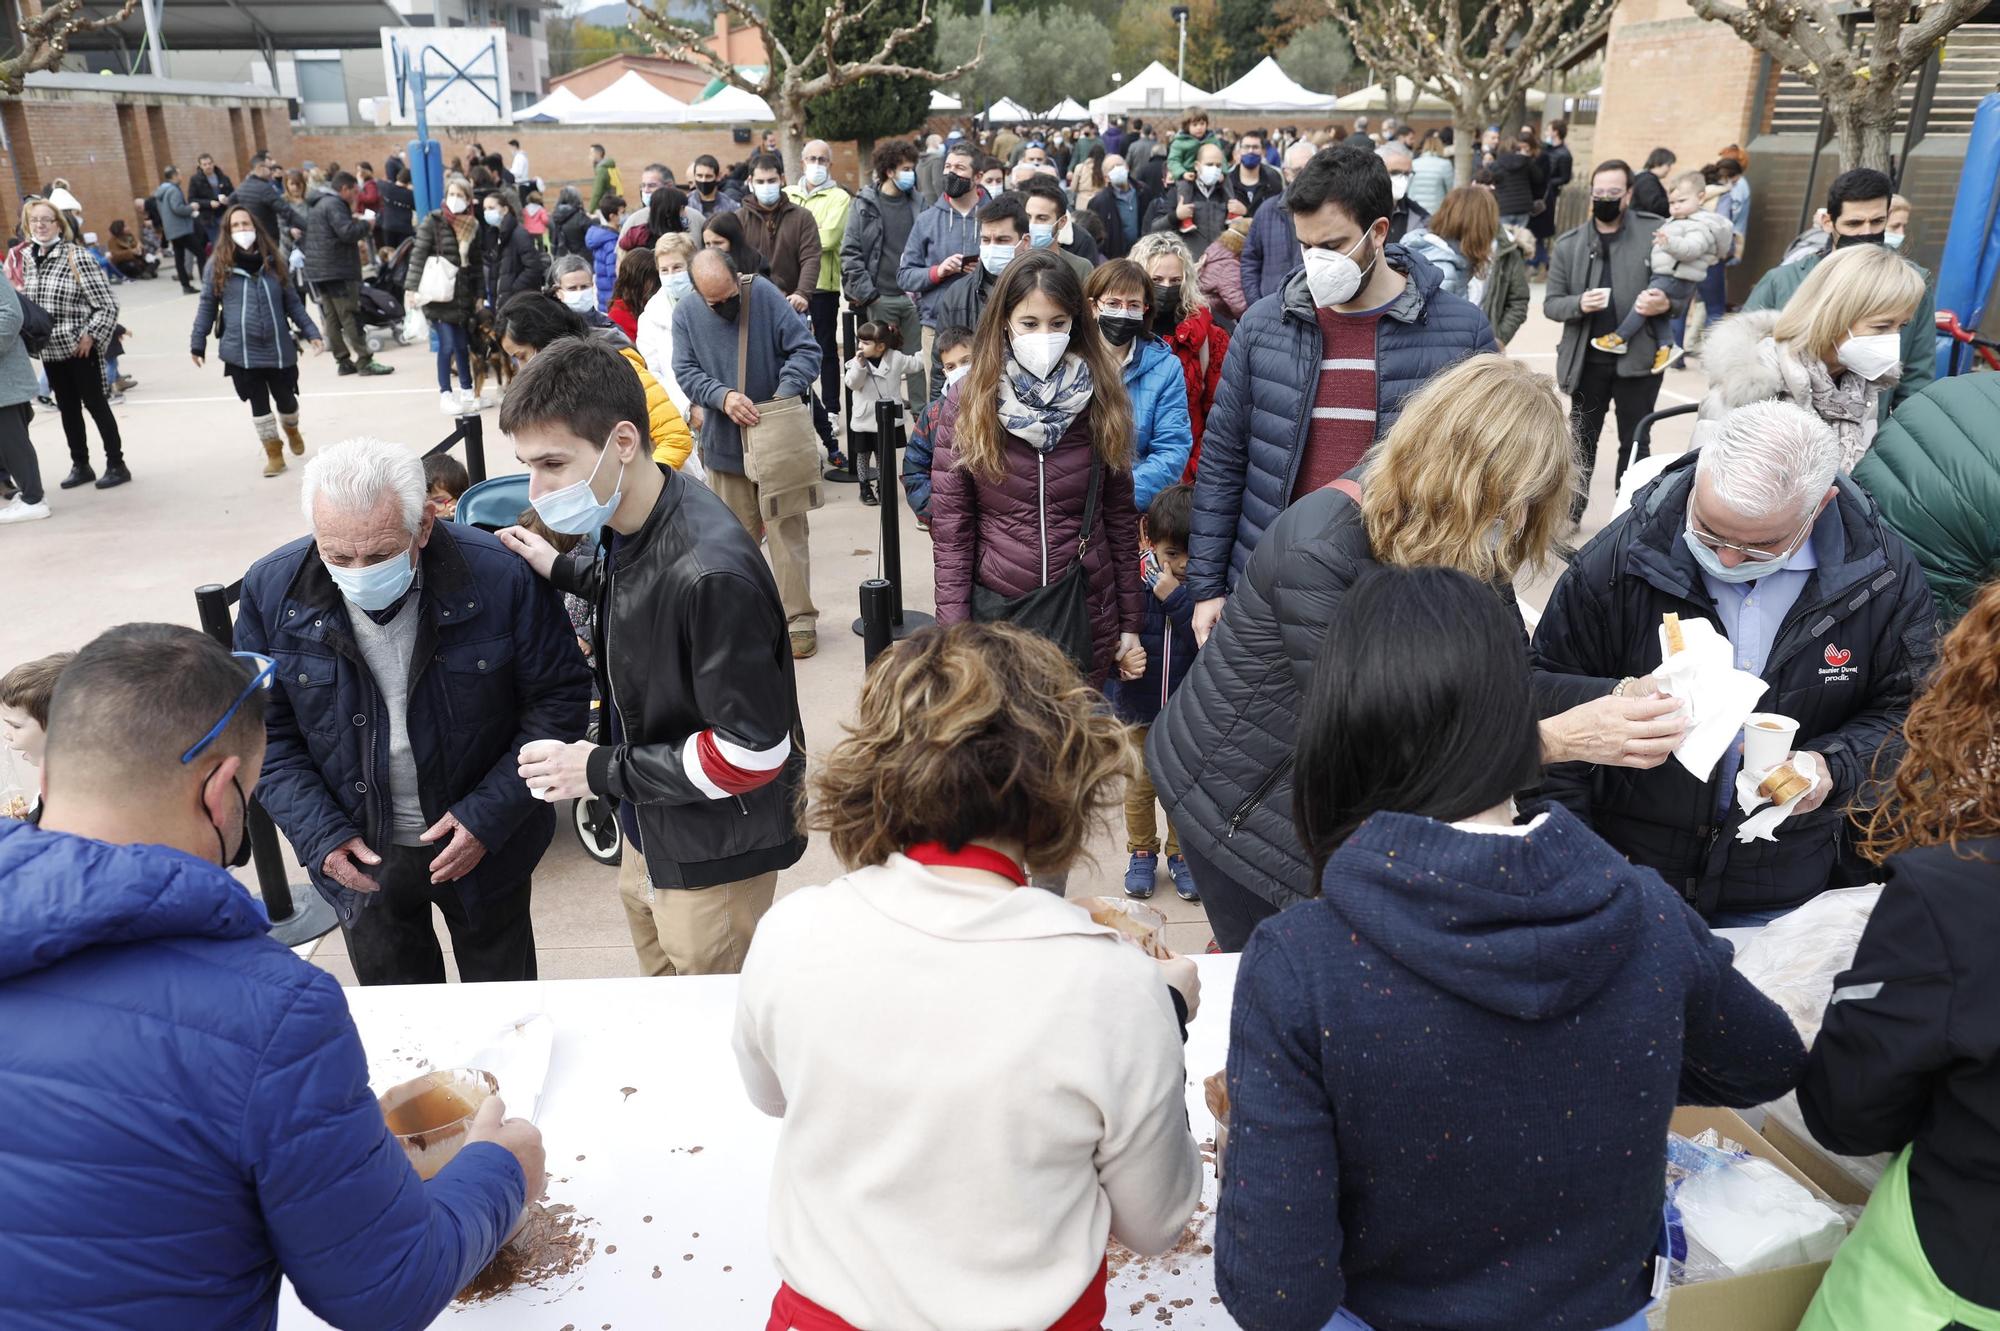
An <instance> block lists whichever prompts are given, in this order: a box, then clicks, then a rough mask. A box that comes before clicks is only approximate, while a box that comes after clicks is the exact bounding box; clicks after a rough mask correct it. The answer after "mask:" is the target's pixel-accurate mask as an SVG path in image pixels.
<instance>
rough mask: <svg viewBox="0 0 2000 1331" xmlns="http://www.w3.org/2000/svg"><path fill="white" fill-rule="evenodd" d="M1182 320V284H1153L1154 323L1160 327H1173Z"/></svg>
mask: <svg viewBox="0 0 2000 1331" xmlns="http://www.w3.org/2000/svg"><path fill="white" fill-rule="evenodd" d="M1180 321H1181V284H1180V283H1178V282H1175V283H1174V284H1173V285H1171V286H1166V285H1163V284H1161V283H1158V282H1155V283H1154V284H1153V323H1154V325H1155V326H1157V327H1160V328H1172V327H1173V326H1174V325H1176V324H1178V323H1179V322H1180Z"/></svg>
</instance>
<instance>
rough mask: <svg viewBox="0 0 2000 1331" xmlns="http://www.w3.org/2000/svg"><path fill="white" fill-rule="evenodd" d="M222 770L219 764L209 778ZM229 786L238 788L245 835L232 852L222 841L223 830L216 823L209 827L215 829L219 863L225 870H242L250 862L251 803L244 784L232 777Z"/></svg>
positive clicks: (237, 796) (227, 844)
mask: <svg viewBox="0 0 2000 1331" xmlns="http://www.w3.org/2000/svg"><path fill="white" fill-rule="evenodd" d="M221 770H222V764H221V763H217V764H216V765H215V771H213V772H210V773H209V776H211V777H213V776H214V775H215V773H216V772H219V771H221ZM202 784H203V785H206V784H208V783H207V782H203V783H202ZM229 784H230V785H232V786H235V787H236V802H237V804H239V805H241V806H242V809H243V835H242V839H241V840H239V841H238V842H237V843H236V849H235V851H233V852H232V851H231V850H230V849H229V843H228V842H226V841H224V840H223V839H222V829H221V828H219V827H216V826H215V824H214V823H210V824H209V826H210V827H212V828H215V851H216V854H217V855H218V856H220V860H219V862H220V863H221V865H222V866H223V867H224V868H225V869H240V868H242V867H243V866H244V865H246V864H248V863H249V862H250V801H249V800H248V799H246V798H245V797H244V794H243V783H242V782H240V781H238V780H237V779H236V778H235V777H233V776H232V777H230V778H229ZM206 813H207V811H206V810H204V811H203V815H204V816H206Z"/></svg>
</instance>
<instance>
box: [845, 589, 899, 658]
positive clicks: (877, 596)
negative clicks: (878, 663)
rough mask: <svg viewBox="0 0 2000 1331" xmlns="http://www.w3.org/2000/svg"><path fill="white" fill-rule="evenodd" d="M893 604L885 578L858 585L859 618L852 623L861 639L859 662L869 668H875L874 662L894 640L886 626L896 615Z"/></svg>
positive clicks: (891, 631)
mask: <svg viewBox="0 0 2000 1331" xmlns="http://www.w3.org/2000/svg"><path fill="white" fill-rule="evenodd" d="M894 601H895V593H894V592H893V590H892V589H891V588H890V586H889V580H888V579H887V578H870V579H868V580H867V581H866V582H864V583H862V584H861V618H859V619H857V620H855V621H854V628H855V631H856V632H857V633H859V634H860V635H861V659H862V660H863V661H864V662H865V663H866V664H868V665H874V664H875V658H876V657H878V656H880V655H881V654H882V653H883V652H885V651H887V650H889V644H890V643H892V642H894V641H895V640H896V635H895V631H894V629H893V628H892V627H891V625H890V622H889V621H890V617H891V616H892V615H893V614H894V613H895V612H894V610H893V608H892V604H893V602H894Z"/></svg>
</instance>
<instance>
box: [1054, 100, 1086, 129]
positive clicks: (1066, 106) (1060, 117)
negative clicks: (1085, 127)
mask: <svg viewBox="0 0 2000 1331" xmlns="http://www.w3.org/2000/svg"><path fill="white" fill-rule="evenodd" d="M1042 119H1044V120H1049V121H1054V122H1055V123H1056V124H1059V125H1072V124H1075V123H1076V122H1077V121H1079V120H1088V119H1090V111H1089V108H1087V107H1085V106H1083V105H1081V104H1080V103H1079V102H1078V101H1077V100H1076V98H1074V97H1065V98H1063V99H1062V100H1061V101H1060V102H1057V103H1056V104H1055V105H1054V106H1052V107H1050V108H1049V109H1048V110H1046V111H1044V112H1043V113H1042Z"/></svg>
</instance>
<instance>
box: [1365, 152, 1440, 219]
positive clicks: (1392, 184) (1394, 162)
mask: <svg viewBox="0 0 2000 1331" xmlns="http://www.w3.org/2000/svg"><path fill="white" fill-rule="evenodd" d="M1375 155H1376V156H1377V157H1379V158H1381V159H1382V165H1384V166H1386V167H1388V168H1389V193H1390V194H1392V195H1394V196H1395V199H1396V211H1395V212H1393V213H1391V214H1390V215H1389V241H1390V243H1391V244H1396V243H1398V242H1400V241H1401V240H1402V239H1403V237H1404V236H1407V235H1410V234H1412V233H1414V232H1418V231H1423V230H1426V229H1428V228H1429V226H1430V222H1431V210H1430V209H1428V208H1426V207H1424V206H1423V205H1422V204H1421V203H1418V202H1417V201H1416V200H1415V199H1413V198H1411V197H1410V179H1411V177H1412V176H1414V175H1415V174H1416V170H1417V163H1416V159H1415V158H1413V157H1411V156H1410V150H1409V149H1408V148H1406V147H1404V146H1403V145H1402V144H1400V143H1397V142H1395V141H1394V140H1393V139H1392V140H1391V141H1389V142H1388V143H1385V144H1383V145H1382V146H1381V147H1379V148H1377V149H1376V150H1375Z"/></svg>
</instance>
